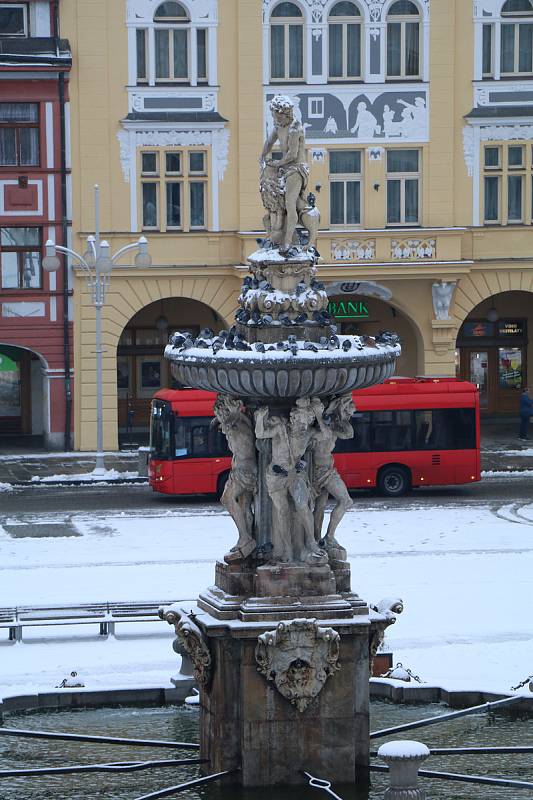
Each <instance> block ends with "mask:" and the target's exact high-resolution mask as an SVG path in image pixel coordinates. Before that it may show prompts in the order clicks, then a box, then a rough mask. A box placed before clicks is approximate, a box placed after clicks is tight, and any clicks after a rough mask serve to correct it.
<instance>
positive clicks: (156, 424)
mask: <svg viewBox="0 0 533 800" xmlns="http://www.w3.org/2000/svg"><path fill="white" fill-rule="evenodd" d="M171 430H172V412H171V410H170V407H169V406H168V405H167V404H166V403H158V402H157V401H154V403H153V404H152V416H151V420H150V453H151V455H152V457H153V458H162V459H168V458H172V457H173V454H172V452H171V444H170V443H171V436H172V434H171Z"/></svg>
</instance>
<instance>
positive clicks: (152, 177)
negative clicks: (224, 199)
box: [141, 149, 208, 231]
mask: <svg viewBox="0 0 533 800" xmlns="http://www.w3.org/2000/svg"><path fill="white" fill-rule="evenodd" d="M207 181H208V174H207V151H206V150H188V149H183V150H163V149H159V150H147V151H143V152H142V153H141V195H142V227H143V228H144V229H148V230H160V231H193V230H204V229H205V228H207V193H208V187H207Z"/></svg>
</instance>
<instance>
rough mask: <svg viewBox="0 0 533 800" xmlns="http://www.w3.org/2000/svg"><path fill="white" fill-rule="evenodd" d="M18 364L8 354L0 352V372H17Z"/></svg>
mask: <svg viewBox="0 0 533 800" xmlns="http://www.w3.org/2000/svg"><path fill="white" fill-rule="evenodd" d="M17 370H18V364H17V362H16V361H13V360H12V359H11V358H9V356H6V355H4V354H3V353H0V372H17Z"/></svg>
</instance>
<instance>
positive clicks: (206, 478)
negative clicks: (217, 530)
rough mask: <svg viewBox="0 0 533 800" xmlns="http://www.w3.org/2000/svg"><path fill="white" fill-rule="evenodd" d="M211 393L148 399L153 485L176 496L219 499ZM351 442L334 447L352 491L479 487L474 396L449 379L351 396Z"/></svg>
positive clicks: (224, 462) (221, 478)
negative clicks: (352, 407) (472, 484)
mask: <svg viewBox="0 0 533 800" xmlns="http://www.w3.org/2000/svg"><path fill="white" fill-rule="evenodd" d="M215 398H216V395H215V394H213V393H211V392H204V391H197V390H195V389H181V390H174V389H163V390H162V391H160V392H157V394H156V395H155V397H154V399H153V401H152V414H151V433H150V448H151V452H150V471H149V475H150V485H151V487H152V489H153V490H154V491H156V492H163V493H166V494H175V495H194V494H215V493H216V494H218V495H219V496H220V494H221V492H222V489H223V488H224V484H225V482H226V480H227V476H228V473H229V470H230V469H231V454H230V453H229V451H228V448H227V443H226V439H225V436H224V435H223V434H222V433H221V432H220V431H219V430H218V427H217V426H213V425H211V421H212V419H213V406H214V402H215ZM353 399H354V403H355V406H356V409H357V410H356V413H355V415H354V417H353V425H354V429H355V436H354V438H353V439H344V440H339V441H338V442H337V446H336V448H335V464H336V466H337V469H338V471H339V473H340V474H341V476H342V478H343V480H344V481H345V483H346V485H347V487H348V488H349V489H362V488H374V487H377V489H378V490H379V491H380V492H381V493H382V494H384V495H388V496H391V497H399V496H401V495H403V494H405V493H406V492H407V491H409V489H411V488H412V487H418V486H438V485H450V484H460V483H472V482H473V481H479V480H480V478H481V473H480V452H479V395H478V391H477V388H476V386H475V385H474V384H472V383H468V382H466V381H457V380H455V379H453V378H390V379H389V380H387V381H385V382H384V383H382V384H379V385H377V386H372V387H370V388H369V389H362V390H360V391H355V392H353Z"/></svg>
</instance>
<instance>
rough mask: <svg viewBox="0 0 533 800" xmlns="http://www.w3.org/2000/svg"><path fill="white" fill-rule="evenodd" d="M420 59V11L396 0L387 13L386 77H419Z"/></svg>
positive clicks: (413, 5) (403, 1) (402, 0)
mask: <svg viewBox="0 0 533 800" xmlns="http://www.w3.org/2000/svg"><path fill="white" fill-rule="evenodd" d="M420 61H421V59H420V12H419V10H418V8H417V6H416V4H415V3H413V2H412V0H396V2H394V3H392V5H391V6H390V8H389V11H388V13H387V78H392V79H400V78H419V77H420Z"/></svg>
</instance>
